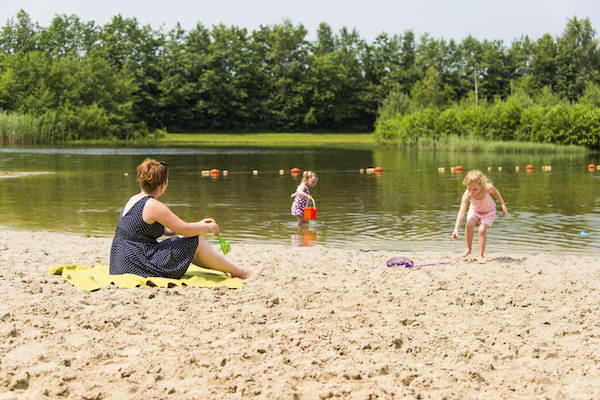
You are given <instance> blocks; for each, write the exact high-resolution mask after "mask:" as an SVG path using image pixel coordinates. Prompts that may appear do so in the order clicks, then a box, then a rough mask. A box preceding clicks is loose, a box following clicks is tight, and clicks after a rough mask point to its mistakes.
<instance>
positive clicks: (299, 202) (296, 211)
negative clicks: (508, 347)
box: [292, 186, 310, 217]
mask: <svg viewBox="0 0 600 400" xmlns="http://www.w3.org/2000/svg"><path fill="white" fill-rule="evenodd" d="M297 190H298V189H296V191H297ZM304 191H305V192H306V194H310V189H309V187H308V186H305V190H304ZM306 206H308V199H307V198H306V197H304V196H300V195H299V194H296V197H294V202H293V203H292V215H295V216H297V217H301V216H303V215H304V209H305V208H306Z"/></svg>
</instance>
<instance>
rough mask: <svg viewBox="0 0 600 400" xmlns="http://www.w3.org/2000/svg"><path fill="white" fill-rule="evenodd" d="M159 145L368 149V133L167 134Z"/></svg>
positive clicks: (371, 140)
mask: <svg viewBox="0 0 600 400" xmlns="http://www.w3.org/2000/svg"><path fill="white" fill-rule="evenodd" d="M159 143H166V144H170V145H211V146H212V145H217V146H274V147H286V146H293V147H299V146H300V147H312V146H347V145H356V146H372V145H374V144H375V141H374V140H373V135H372V134H370V133H360V134H355V133H240V134H231V133H225V134H211V133H207V134H187V133H170V134H167V135H166V137H165V138H163V139H159Z"/></svg>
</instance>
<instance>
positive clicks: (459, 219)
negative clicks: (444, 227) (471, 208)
mask: <svg viewBox="0 0 600 400" xmlns="http://www.w3.org/2000/svg"><path fill="white" fill-rule="evenodd" d="M468 202H469V196H468V195H467V191H466V190H465V192H464V193H463V195H462V198H461V200H460V209H459V210H458V215H457V216H456V223H455V224H454V231H453V232H452V240H456V239H457V238H458V229H459V228H460V226H461V225H462V221H463V219H464V218H465V213H466V211H467V203H468Z"/></svg>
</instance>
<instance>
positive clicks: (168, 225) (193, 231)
mask: <svg viewBox="0 0 600 400" xmlns="http://www.w3.org/2000/svg"><path fill="white" fill-rule="evenodd" d="M142 218H143V219H144V222H146V223H147V224H153V223H155V222H159V223H161V224H162V225H164V226H165V233H167V232H172V233H173V234H176V235H182V236H196V235H199V234H201V233H206V232H212V233H214V234H218V233H219V225H217V223H216V222H215V221H214V220H212V219H210V218H206V219H204V220H202V221H199V222H185V221H183V220H182V219H181V218H179V217H178V216H177V215H175V214H174V213H173V212H172V211H171V210H170V209H169V207H167V206H166V205H164V204H163V203H161V202H160V201H158V200H156V199H149V200H148V201H147V202H146V204H145V205H144V211H143V212H142Z"/></svg>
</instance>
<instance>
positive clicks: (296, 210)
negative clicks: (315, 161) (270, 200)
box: [290, 171, 319, 225]
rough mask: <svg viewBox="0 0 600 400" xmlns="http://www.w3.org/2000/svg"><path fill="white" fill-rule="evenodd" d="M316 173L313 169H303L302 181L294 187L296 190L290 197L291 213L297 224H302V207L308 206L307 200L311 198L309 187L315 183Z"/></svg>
mask: <svg viewBox="0 0 600 400" xmlns="http://www.w3.org/2000/svg"><path fill="white" fill-rule="evenodd" d="M318 180H319V178H317V174H315V173H314V172H313V171H304V173H303V174H302V182H300V184H299V185H298V187H297V188H296V191H295V192H294V193H292V194H291V196H290V197H293V198H294V202H293V203H292V215H293V216H295V217H296V220H297V221H298V225H300V224H304V223H305V222H306V221H305V220H304V208H305V207H306V206H308V201H309V200H312V196H311V195H310V188H312V187H314V186H315V185H316V184H317V181H318Z"/></svg>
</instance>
